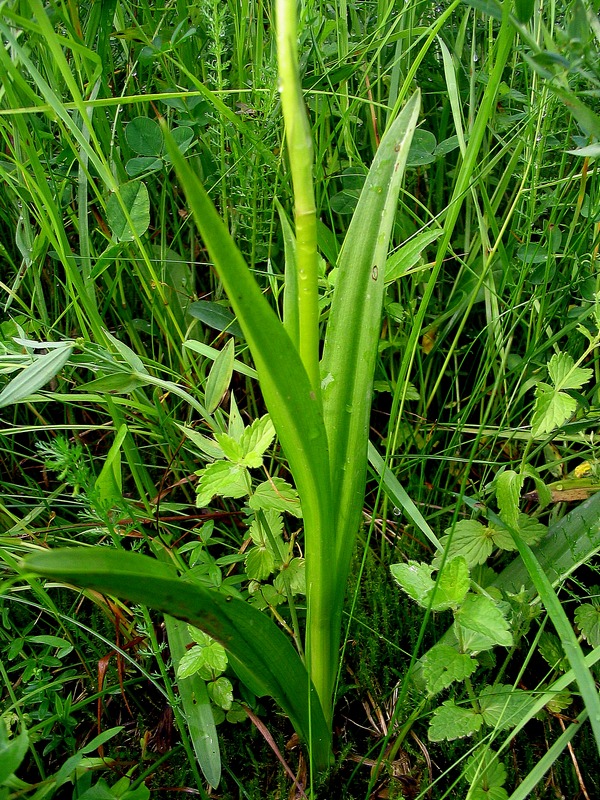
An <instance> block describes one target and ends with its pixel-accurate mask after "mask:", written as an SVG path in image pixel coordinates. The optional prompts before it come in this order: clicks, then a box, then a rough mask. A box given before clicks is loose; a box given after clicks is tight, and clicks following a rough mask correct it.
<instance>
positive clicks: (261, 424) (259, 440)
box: [240, 415, 275, 467]
mask: <svg viewBox="0 0 600 800" xmlns="http://www.w3.org/2000/svg"><path fill="white" fill-rule="evenodd" d="M274 438H275V428H274V427H273V423H272V422H271V418H270V417H269V416H268V415H265V416H264V417H261V418H260V419H255V420H254V422H253V423H252V425H250V426H249V427H248V428H246V429H245V430H244V432H243V433H242V435H241V436H240V444H241V445H242V448H243V451H244V456H245V458H246V463H247V464H248V466H249V467H260V466H261V465H262V457H263V454H264V452H265V450H266V449H267V448H268V447H269V446H270V444H271V442H272V441H273V439H274ZM251 461H252V463H250V462H251Z"/></svg>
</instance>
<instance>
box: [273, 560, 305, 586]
mask: <svg viewBox="0 0 600 800" xmlns="http://www.w3.org/2000/svg"><path fill="white" fill-rule="evenodd" d="M286 581H287V582H288V584H289V587H290V589H291V590H292V593H293V594H306V565H305V562H304V559H303V558H292V560H291V561H290V562H289V564H284V566H283V567H282V570H281V572H280V573H279V575H278V576H277V577H276V578H275V580H274V581H273V585H274V587H275V589H277V591H278V592H282V593H283V592H285V591H286V585H285V584H286Z"/></svg>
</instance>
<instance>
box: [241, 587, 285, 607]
mask: <svg viewBox="0 0 600 800" xmlns="http://www.w3.org/2000/svg"><path fill="white" fill-rule="evenodd" d="M248 593H249V595H250V603H251V605H253V606H255V607H256V608H258V609H260V610H261V611H264V609H265V608H269V607H271V608H275V606H279V605H281V603H285V601H286V596H285V595H284V594H282V592H278V591H277V589H276V588H275V587H274V586H272V585H271V584H270V583H264V584H261V583H257V582H256V581H252V582H251V583H250V585H249V586H248Z"/></svg>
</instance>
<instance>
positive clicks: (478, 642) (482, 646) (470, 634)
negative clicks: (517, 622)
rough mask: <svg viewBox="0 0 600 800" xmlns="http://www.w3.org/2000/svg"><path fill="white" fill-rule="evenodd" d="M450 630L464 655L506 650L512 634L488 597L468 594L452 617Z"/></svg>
mask: <svg viewBox="0 0 600 800" xmlns="http://www.w3.org/2000/svg"><path fill="white" fill-rule="evenodd" d="M454 630H455V633H456V638H457V639H458V641H459V643H460V645H461V650H462V651H463V652H465V653H472V652H478V651H480V650H489V649H490V648H491V647H495V646H496V645H501V646H502V647H510V646H511V645H512V643H513V637H512V633H511V632H510V627H509V624H508V622H507V621H506V619H505V618H504V615H503V614H502V612H501V611H500V609H499V608H498V606H497V605H496V604H495V603H494V601H493V600H490V598H489V597H484V596H483V595H475V594H468V595H467V596H466V598H465V600H464V603H463V604H462V606H461V607H460V608H459V609H458V611H457V612H456V613H455V615H454Z"/></svg>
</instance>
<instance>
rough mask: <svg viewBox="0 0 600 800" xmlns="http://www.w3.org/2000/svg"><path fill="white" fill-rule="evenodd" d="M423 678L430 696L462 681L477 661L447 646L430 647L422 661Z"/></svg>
mask: <svg viewBox="0 0 600 800" xmlns="http://www.w3.org/2000/svg"><path fill="white" fill-rule="evenodd" d="M421 663H422V666H423V678H424V679H425V684H426V686H427V691H428V692H429V694H430V695H435V694H438V692H441V691H442V690H443V689H447V688H448V686H450V685H451V684H452V683H454V682H455V681H464V679H465V678H467V677H468V676H469V675H471V674H472V673H473V672H474V671H475V669H476V667H477V661H475V659H474V658H471V656H469V655H467V654H465V653H459V652H457V651H456V650H455V649H454V647H450V646H449V645H447V644H437V645H435V647H432V649H431V650H429V651H428V652H427V653H426V654H425V656H424V657H423V659H422V662H421Z"/></svg>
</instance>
